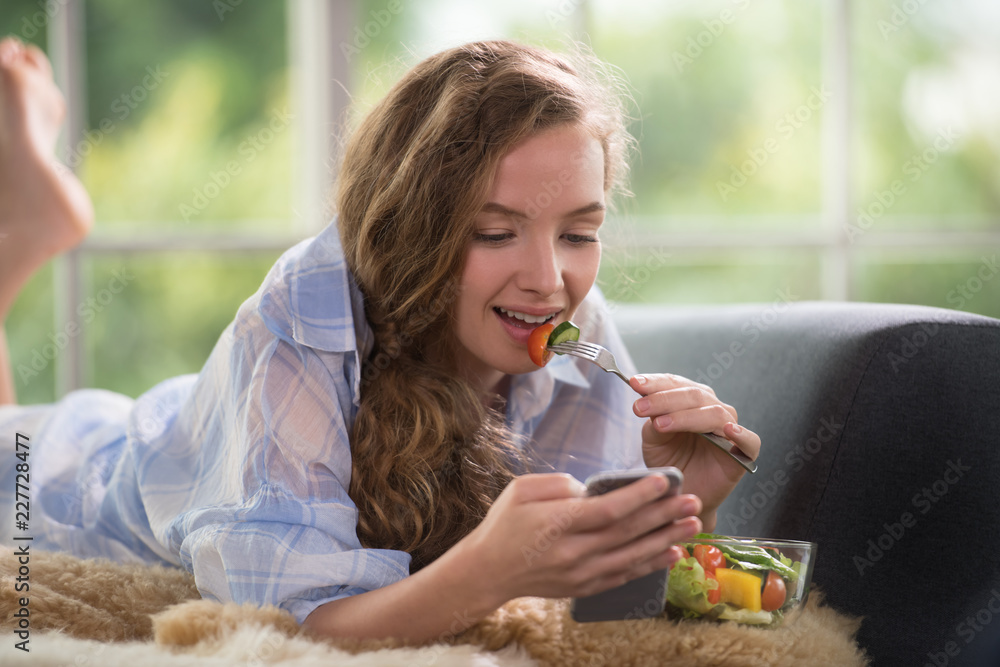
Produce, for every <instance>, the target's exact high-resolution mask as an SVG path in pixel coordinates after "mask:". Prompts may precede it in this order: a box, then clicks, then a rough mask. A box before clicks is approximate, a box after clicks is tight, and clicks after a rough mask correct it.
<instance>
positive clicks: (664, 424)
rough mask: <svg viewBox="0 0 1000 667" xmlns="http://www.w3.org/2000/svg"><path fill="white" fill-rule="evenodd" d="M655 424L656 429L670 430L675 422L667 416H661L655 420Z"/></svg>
mask: <svg viewBox="0 0 1000 667" xmlns="http://www.w3.org/2000/svg"><path fill="white" fill-rule="evenodd" d="M653 423H654V424H656V428H670V425H671V424H673V423H674V420H673V419H671V418H670V417H669V416H667V415H660V416H659V417H657V418H656V419H654V420H653Z"/></svg>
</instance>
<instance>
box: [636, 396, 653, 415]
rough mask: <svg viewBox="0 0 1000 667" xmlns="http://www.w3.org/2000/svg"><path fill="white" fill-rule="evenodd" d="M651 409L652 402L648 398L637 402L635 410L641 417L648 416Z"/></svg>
mask: <svg viewBox="0 0 1000 667" xmlns="http://www.w3.org/2000/svg"><path fill="white" fill-rule="evenodd" d="M649 407H650V402H649V399H648V398H640V399H639V400H638V401H636V402H635V410H636V412H638V413H639V414H641V415H644V414H646V412H647V411H648V410H649Z"/></svg>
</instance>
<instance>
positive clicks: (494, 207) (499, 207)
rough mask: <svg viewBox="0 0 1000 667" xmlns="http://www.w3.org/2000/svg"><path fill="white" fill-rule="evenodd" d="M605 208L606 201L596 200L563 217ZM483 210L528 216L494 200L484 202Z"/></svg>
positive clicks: (514, 215)
mask: <svg viewBox="0 0 1000 667" xmlns="http://www.w3.org/2000/svg"><path fill="white" fill-rule="evenodd" d="M605 210H607V206H605V205H604V202H599V201H595V202H591V203H589V204H587V205H586V206H581V207H580V208H578V209H576V210H575V211H570V212H569V213H567V214H566V215H564V216H563V218H574V217H577V216H580V215H587V214H588V213H597V212H600V211H605ZM482 211H483V213H498V214H500V215H503V216H506V217H508V218H520V219H525V220H526V219H527V218H528V216H527V214H526V213H524V212H523V211H518V210H515V209H512V208H510V207H508V206H504V205H503V204H498V203H497V202H492V201H491V202H486V203H485V204H483V209H482Z"/></svg>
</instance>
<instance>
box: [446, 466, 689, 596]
mask: <svg viewBox="0 0 1000 667" xmlns="http://www.w3.org/2000/svg"><path fill="white" fill-rule="evenodd" d="M667 484H668V482H667V480H666V478H665V477H663V476H662V475H651V476H649V477H646V478H643V479H641V480H639V481H637V482H634V483H632V484H629V485H628V486H625V487H623V488H621V489H617V490H615V491H611V492H609V493H607V494H604V495H602V496H594V497H587V496H586V495H585V494H586V489H585V487H584V486H583V484H581V483H580V482H578V481H577V480H575V479H574V478H572V477H571V476H569V475H566V474H561V473H552V474H532V475H524V476H522V477H518V478H517V479H515V480H514V481H513V482H511V483H510V484H509V485H508V486H507V488H506V489H505V490H504V491H503V493H501V494H500V496H499V497H498V498H497V500H496V502H495V503H494V504H493V506H492V507H491V508H490V511H489V512H488V513H487V515H486V518H485V519H484V520H483V522H482V523H481V524H480V525H479V526H477V527H476V529H475V530H473V531H472V532H471V533H470V534H469V535H468V536H467V537H466V538H465V539H464V540H462V542H461V543H460V546H461V547H462V549H463V550H466V549H468V550H469V552H467V553H470V554H471V555H470V557H471V558H473V559H474V560H475V562H476V563H477V570H479V571H480V572H485V573H487V574H486V577H484V578H483V580H484V581H483V584H484V585H485V586H487V587H489V588H490V590H489V591H488V594H490V595H491V596H496V597H495V598H493V599H495V600H496V602H497V605H498V606H499V605H501V604H503V603H504V602H506V601H507V600H510V599H513V598H516V597H521V596H526V595H531V596H539V597H586V596H588V595H594V594H596V593H600V592H602V591H604V590H607V589H610V588H614V587H616V586H620V585H622V584H624V583H625V582H627V581H630V580H632V579H635V578H638V577H641V576H644V575H646V574H649V573H650V572H653V571H655V570H659V569H663V568H665V567H669V566H670V565H672V564H673V563H674V562H676V561H677V560H678V559H679V558H680V556H681V553H680V550H679V549H673V548H672V546H673V545H674V544H675V543H677V542H679V541H682V540H684V539H687V538H689V537H691V536H692V535H694V534H696V533H698V532H700V530H701V521H700V520H699V519H698V517H697V515H698V514H699V513H700V512H701V509H702V508H701V501H700V500H699V499H698V498H697V497H696V496H693V495H678V496H674V497H670V498H662V499H659V500H657V499H658V498H660V496H662V495H663V493H664V492H665V491H666V489H667ZM463 543H464V544H463Z"/></svg>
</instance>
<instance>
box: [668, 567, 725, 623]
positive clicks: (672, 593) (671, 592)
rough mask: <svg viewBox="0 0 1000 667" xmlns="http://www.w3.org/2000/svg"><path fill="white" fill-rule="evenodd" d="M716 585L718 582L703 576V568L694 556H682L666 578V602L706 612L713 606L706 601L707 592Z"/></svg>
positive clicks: (686, 608)
mask: <svg viewBox="0 0 1000 667" xmlns="http://www.w3.org/2000/svg"><path fill="white" fill-rule="evenodd" d="M718 587H719V582H717V581H715V580H714V579H709V578H708V577H706V576H705V570H704V568H702V566H701V564H700V563H699V562H698V561H697V560H696V559H695V558H694V556H691V557H690V558H682V559H680V560H679V561H677V563H676V564H675V565H674V567H673V568H672V569H671V570H670V576H669V577H668V578H667V602H669V603H670V604H672V605H674V606H675V607H679V608H681V609H685V610H689V611H693V612H697V613H699V614H707V613H708V612H709V611H710V610H711V609H712V607H714V606H715V605H713V604H712V603H711V602H709V601H708V592H709V591H711V590H715V589H716V588H718Z"/></svg>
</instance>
